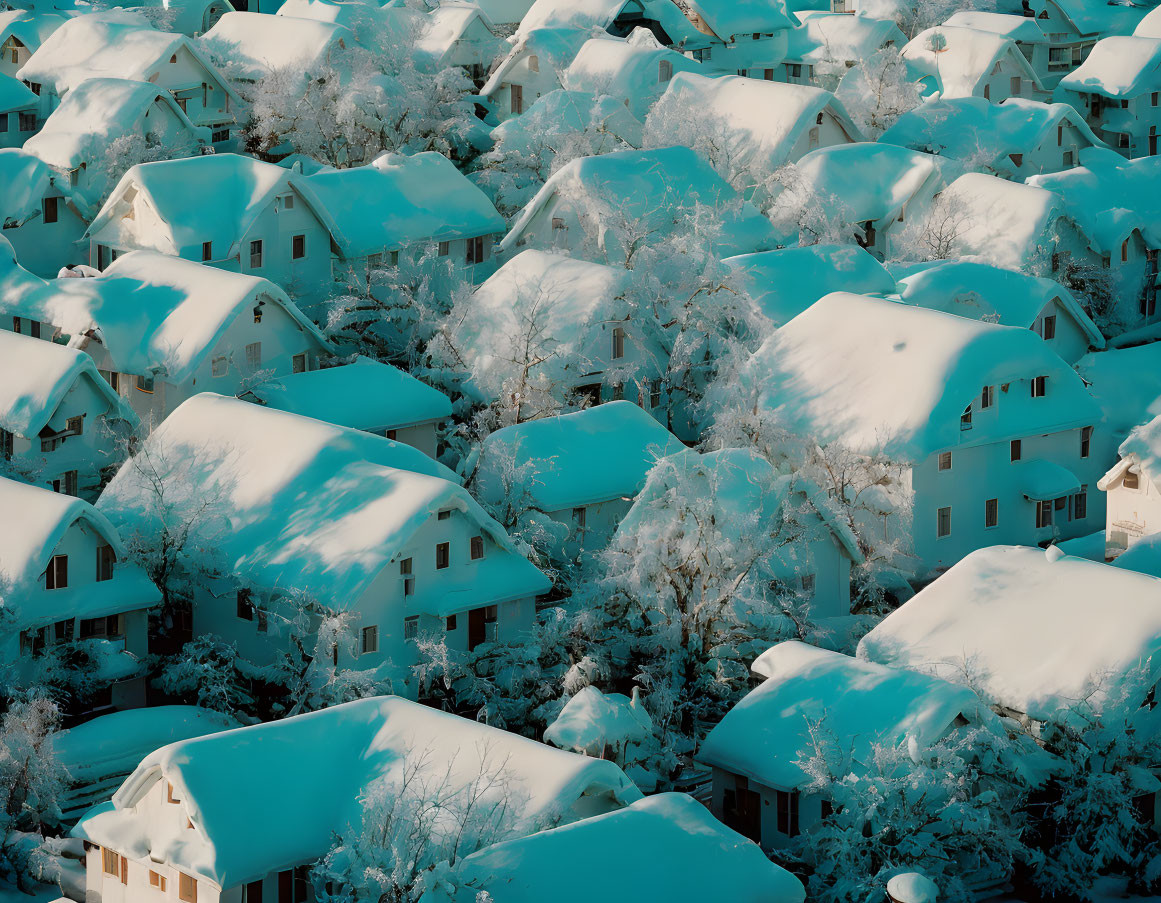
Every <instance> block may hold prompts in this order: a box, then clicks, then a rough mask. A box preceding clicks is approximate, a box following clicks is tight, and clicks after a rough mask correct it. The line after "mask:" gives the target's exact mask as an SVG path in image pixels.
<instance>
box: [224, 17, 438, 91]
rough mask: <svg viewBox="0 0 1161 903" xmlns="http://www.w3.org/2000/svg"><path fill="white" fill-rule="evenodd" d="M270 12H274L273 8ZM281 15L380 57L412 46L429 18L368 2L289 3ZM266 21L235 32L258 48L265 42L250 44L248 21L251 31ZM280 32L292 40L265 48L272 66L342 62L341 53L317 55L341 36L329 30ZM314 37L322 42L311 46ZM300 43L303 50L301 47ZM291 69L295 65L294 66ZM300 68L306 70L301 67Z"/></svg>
mask: <svg viewBox="0 0 1161 903" xmlns="http://www.w3.org/2000/svg"><path fill="white" fill-rule="evenodd" d="M238 12H259V10H255V9H249V10H247V9H243V8H241V6H239V7H238ZM265 12H274V11H273V10H269V9H268V10H265ZM276 14H277V15H278V16H279V17H281V18H289V19H312V20H314V21H315V22H318V23H323V24H325V25H327V26H338V27H339V32H337V33H338V34H340V35H342V37H343V43H344V44H345V45H351V44H352V38H353V41H354V43H355V44H357V45H359V46H361V47H363V48H364V49H366V50H370V51H372V52H376V53H382V52H385V51H388V52H389V49H390V48H392V47H395V46H399V47H411V46H412V45H413V44H414V42H415V39H416V36H417V35H418V34H419V33H420V30H421V26H420V23H421V22H422V20H423V17H424V13H423V12H420V10H418V9H409V8H408V7H407V6H404V5H402V4H400V5H394V4H389V3H388V4H384V5H383V6H377V5H376V4H373V3H365V2H363V0H285V2H284V3H281V4H280V5H279V7H278V9H277V13H276ZM264 21H265V20H264V19H257V18H253V17H251V18H249V19H246V20H239V21H238V22H237V23H236V25H235V26H234V27H235V28H237V29H238V32H239V33H240V37H241V39H242V40H243V41H245V42H246V43H248V44H249V45H250V47H251V48H253V49H258V48H259V47H260V46H261V45H262V43H263V38H261V37H258V38H254V39H250V38H249V37H248V36H247V35H246V34H245V31H246V26H245V25H244V22H249V23H250V24H249V28H258V29H260V28H261V27H262V24H263V22H264ZM344 29H345V31H344ZM275 30H276V31H279V30H281V31H283V32H284V33H285V34H286V36H287V38H288V39H291V40H290V46H288V47H285V48H280V47H278V46H277V45H276V44H272V45H271V46H270V47H269V48H265V49H264V51H265V53H268V54H270V55H269V56H267V57H266V59H267V61H269V62H274V61H275V60H279V61H281V62H286V61H287V60H294V59H296V58H297V59H309V60H317V61H320V62H322V63H324V64H325V63H327V62H328V61H330V60H332V59H333V60H334V61H341V59H342V54H341V53H339V54H336V55H334V56H333V57H332V56H331V54H330V53H329V52H328V53H325V54H322V55H321V56H317V54H319V52H320V50H324V49H325V50H329V46H328V45H329V44H330V41H329V37H328V36H333V35H334V34H336V32H334V31H331V29H330V28H329V27H328V29H326V30H324V31H315V30H314V29H312V28H309V27H307V28H303V29H301V30H300V29H298V28H296V27H295V26H294V25H293V23H291V24H289V25H276V26H275ZM346 32H349V34H347V33H346ZM312 33H313V34H314V35H315V36H316V37H319V38H320V41H319V42H315V43H312V42H311V39H310V36H311V35H312ZM299 42H301V43H299ZM296 43H298V44H299V46H297V47H296V46H295V44H296ZM342 50H343V48H339V51H342ZM262 65H265V63H263V64H262ZM291 65H294V63H293V62H292V63H291ZM299 66H300V68H301V64H299ZM344 74H345V73H344Z"/></svg>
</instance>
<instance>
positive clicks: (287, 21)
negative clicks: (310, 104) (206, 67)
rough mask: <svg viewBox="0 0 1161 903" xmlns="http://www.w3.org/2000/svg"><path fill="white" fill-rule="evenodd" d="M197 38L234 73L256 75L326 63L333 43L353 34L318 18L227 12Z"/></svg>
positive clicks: (351, 40) (345, 40)
mask: <svg viewBox="0 0 1161 903" xmlns="http://www.w3.org/2000/svg"><path fill="white" fill-rule="evenodd" d="M199 42H200V44H201V46H202V47H203V48H205V50H207V51H208V52H210V53H212V54H213V55H214V56H216V57H218V58H219V59H226V60H229V62H230V66H229V68H230V69H231V72H232V73H236V77H238V78H245V79H259V78H261V77H262V76H263V75H267V74H268V73H270V72H274V71H276V70H282V69H292V70H294V71H296V72H297V71H302V72H304V73H307V72H312V71H314V70H316V69H318V68H319V67H320V66H323V65H326V63H327V62H328V60H329V57H330V53H331V50H332V48H334V47H335V46H338V45H346V46H351V45H353V44H354V43H355V35H354V33H353V32H351V31H349V30H348V29H346V28H344V27H343V26H341V25H335V24H333V23H330V22H321V21H319V20H317V19H298V18H294V17H292V16H272V15H270V14H268V13H249V12H247V13H237V12H230V13H226V14H225V15H224V16H222V18H220V19H218V21H217V22H216V23H215V24H214V27H213V28H211V29H210V30H209V31H207V32H206V33H205V34H204V35H202V36H201V38H199Z"/></svg>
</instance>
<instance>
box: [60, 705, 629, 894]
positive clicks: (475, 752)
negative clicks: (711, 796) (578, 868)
mask: <svg viewBox="0 0 1161 903" xmlns="http://www.w3.org/2000/svg"><path fill="white" fill-rule="evenodd" d="M416 769H418V772H417V773H416V774H415V775H412V771H414V770H416ZM499 769H503V774H502V775H501V777H502V780H500V781H498V782H497V784H498V785H500V786H502V788H503V790H499V789H497V790H495V791H493V792H492V793H491V794H489V793H487V792H485V794H484V797H483V799H482V800H481V801H480V805H482V806H483V805H489V804H491V805H496V804H499V803H501V802H503V803H506V804H507V805H508V806H510V807H512V809H513V810H514V815H515V817H516V818H517V819H518V822H519V824H518V830H520V831H521V833H531V832H533V831H535V830H537V829H538V828H540V827H544V826H545V825H546V824H547V823H550V822H551V821H552V820H554V819H558V818H559V819H562V820H563V821H565V822H568V821H572V820H574V819H576V818H578V817H580V816H581V815H582V814H587V813H586V812H585V807H586V803H587V804H588V805H591V806H593V807H595V808H597V809H598V811H607V810H609V809H615V808H618V807H619V806H621V805H624V804H626V803H631V802H635V801H636V800H638V799H640V798H641V792H640V791H639V790H638V789H637V788H636V787H635V786H634V785H633V783H632V782H631V781H630V780H629V779H628V778H627V777H625V775H624V773H623V772H622V771H621V769H619V768H618V767H617V766H616V765H614V764H613V763H612V762H606V761H603V760H601V759H594V758H590V757H588V756H581V755H577V754H575V753H570V752H565V751H563V750H559V749H553V748H552V747H550V746H547V745H545V744H543V743H537V742H536V741H534V740H529V739H527V738H525V737H521V736H518V735H516V734H513V733H509V732H507V731H502V730H498V729H497V728H493V727H489V726H488V725H486V724H481V723H479V722H476V721H472V720H469V719H467V718H461V717H459V716H456V715H452V714H449V713H447V712H440V711H437V710H436V709H433V708H429V707H428V706H424V705H420V704H418V703H415V702H410V701H408V700H405V699H401V698H399V697H397V696H378V697H371V698H368V699H360V700H357V701H355V702H348V703H346V704H343V705H337V706H333V707H331V708H326V709H322V710H320V711H316V712H311V713H308V714H305V715H298V716H296V717H293V718H284V719H282V720H281V721H272V722H267V723H265V724H256V725H253V726H251V727H243V728H239V729H237V730H233V731H224V732H221V733H215V734H210V735H208V736H204V737H197V738H194V739H192V740H183V741H180V742H178V743H173V744H170V745H169V746H164V747H162V748H161V749H159V750H157V751H156V752H153V753H151V754H150V755H149V756H146V758H145V759H143V760H142V762H141V764H140V765H138V766H137V769H136V770H135V771H134V772H133V774H131V775H130V776H129V777H128V778H127V779H126V781H125V783H124V784H122V785H121V788H120V789H119V790H118V791H117V792H116V793H115V794H114V795H113V799H112V801H111V802H110V803H105V804H104V805H101V806H98V807H96V808H95V809H92V810H90V811H89V812H88V814H86V815H85V816H84V818H82V819H81V821H80V822H79V823H78V824H77V826H76V828H75V829H74V830H73V834H74V836H78V837H83V838H86V839H88V840H91V841H92V842H94V843H99V844H101V845H103V846H108V847H111V848H112V849H115V850H118V851H119V852H121V853H122V854H124V855H126V856H130V857H133V858H135V859H143V858H146V857H148V856H149V855H151V854H152V855H153V856H154V857H155V858H159V859H161V860H162V861H164V862H167V863H169V864H171V865H173V866H174V867H176V868H178V869H180V870H181V871H183V872H185V873H187V874H191V875H195V876H197V877H199V878H207V879H209V880H210V881H212V882H214V883H216V884H217V885H218V886H219V887H222V888H230V887H236V886H238V885H239V884H243V883H246V882H248V881H251V880H254V879H257V878H262V877H264V876H266V875H267V874H269V873H270V872H274V871H278V870H281V869H287V868H290V867H291V866H294V865H298V864H301V863H303V862H313V861H314V860H316V859H318V858H320V857H321V856H322V855H323V854H324V853H326V851H327V850H328V849H329V848H330V847H331V845H332V843H333V841H334V836H335V834H336V833H337V832H340V831H347V830H349V829H356V830H357V829H358V828H359V825H360V819H361V812H362V806H363V798H364V796H365V795H366V793H367V792H368V791H370V790H372V789H373V788H375V787H377V786H378V787H381V788H383V790H384V791H385V792H386V793H387V795H388V799H390V798H391V795H392V794H395V795H400V794H402V793H403V792H404V785H403V781H404V778H405V776H406V777H408V778H413V779H414V782H415V783H414V784H413V785H412V790H411V791H410V792H411V793H414V792H415V791H414V787H415V786H418V785H420V784H425V783H426V784H429V785H431V786H432V787H433V792H434V787H435V785H436V784H437V783H442V782H444V781H446V782H447V786H446V787H445V788H444V792H447V793H454V792H456V791H457V790H460V789H461V788H465V787H467V786H468V785H470V784H472V782H476V783H477V784H478V783H480V782H481V775H491V774H492V773H493V772H494V771H496V770H499ZM258 774H261V775H262V776H263V779H262V780H255V775H258ZM163 780H164V781H168V782H169V783H170V784H171V785H172V787H173V796H174V798H175V799H179V800H180V801H181V806H182V807H183V808H184V810H185V812H186V814H187V815H188V817H189V819H190V820H191V821H192V822H193V824H194V826H195V828H196V831H194V832H188V831H186V830H185V828H184V824H183V825H182V826H181V828H180V829H179V830H175V831H173V832H172V833H170V832H168V831H166V830H165V829H163V828H160V827H159V826H158V825H155V824H153V823H152V822H153V820H152V819H149V818H148V817H146V816H145V815H144V814H140V815H139V814H138V813H137V812H136V811H135V810H134V808H133V807H134V805H135V804H136V803H137V802H138V801H139V800H140V799H141V798H142V797H143V796H144V795H145V794H146V793H147V792H148V791H149V790H150V789H151V788H152V787H153V786H154V785H155V784H156V783H157V782H158V781H163ZM485 780H486V778H485ZM272 784H273V786H276V787H277V788H278V792H271V786H272ZM499 793H503V794H504V798H503V800H501V799H499V798H497V797H496V796H495V794H499ZM407 799H408V800H409V801H410V798H407ZM175 824H176V823H175ZM434 830H437V831H438V830H440V828H439V827H438V826H437V827H436V828H434Z"/></svg>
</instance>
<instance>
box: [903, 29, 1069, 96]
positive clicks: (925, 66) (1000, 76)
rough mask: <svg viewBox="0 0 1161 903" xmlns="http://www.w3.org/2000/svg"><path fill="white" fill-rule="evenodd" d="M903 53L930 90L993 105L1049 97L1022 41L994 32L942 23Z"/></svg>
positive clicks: (916, 39) (908, 45) (914, 39)
mask: <svg viewBox="0 0 1161 903" xmlns="http://www.w3.org/2000/svg"><path fill="white" fill-rule="evenodd" d="M902 53H903V59H904V60H906V61H907V65H908V68H909V69H910V70H911V71H912V73H913V74H914V76H915V77H916V78H917V79H919V80H921V82H922V85H923V88H924V93H925V94H931V93H933V92H936V91H938V92H939V93H940V95H941V96H943V97H945V98H950V97H983V98H984V99H985V100H990V101H991V102H992V103H1000V101H1003V100H1007V99H1008V98H1009V97H1025V98H1031V99H1033V100H1037V99H1043V98H1046V97H1047V96H1048V94H1047V92H1046V91H1045V90H1044V86H1043V85H1041V84H1040V79H1039V78H1037V77H1036V73H1035V72H1034V71H1033V70H1032V66H1031V64H1030V63H1029V62H1028V60H1026V59H1025V58H1024V54H1022V53H1021V52H1020V50H1019V48H1017V47H1016V42H1015V41H1013V40H1012V39H1011V38H1007V37H1004V36H1003V35H999V34H995V33H994V32H989V31H979V30H977V29H975V28H957V27H955V26H948V25H940V26H937V27H936V28H929V29H927V30H926V31H921V32H920V33H919V34H917V35H916V36H915V37H914V38H912V39H911V40H910V41H909V42H908V43H907V44H906V46H904V48H903V50H902Z"/></svg>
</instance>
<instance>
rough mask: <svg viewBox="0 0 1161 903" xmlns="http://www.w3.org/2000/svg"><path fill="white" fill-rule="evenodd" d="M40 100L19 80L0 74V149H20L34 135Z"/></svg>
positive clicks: (37, 123) (37, 122)
mask: <svg viewBox="0 0 1161 903" xmlns="http://www.w3.org/2000/svg"><path fill="white" fill-rule="evenodd" d="M39 107H40V100H39V98H37V96H36V95H35V94H33V93H32V91H31V90H29V88H28V86H27V85H25V84H24V83H23V82H22V81H20V80H19V79H16V78H14V77H13V76H11V75H8V74H7V73H4V72H0V148H5V147H20V146H21V145H22V144H24V142H25V141H27V140H28V139H29V138H31V137H32V136H33V135H35V134H36V129H37V127H38V125H39V119H38V117H37V115H36V111H37V109H38V108H39Z"/></svg>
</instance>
